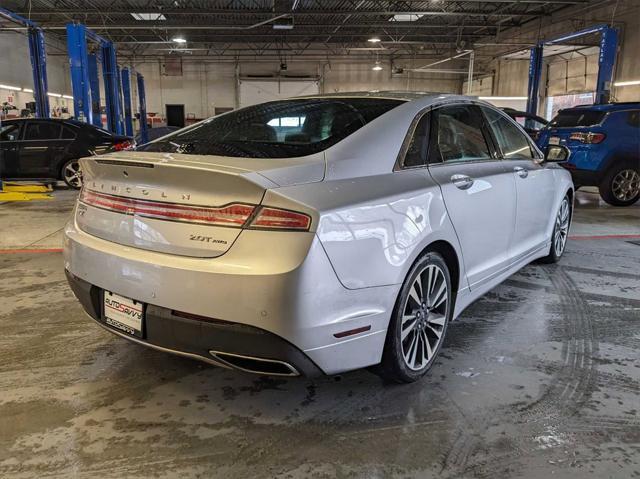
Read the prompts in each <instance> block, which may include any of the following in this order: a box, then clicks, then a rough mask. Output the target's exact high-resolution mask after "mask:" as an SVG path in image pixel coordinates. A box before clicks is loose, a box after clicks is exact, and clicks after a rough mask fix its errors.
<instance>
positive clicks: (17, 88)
mask: <svg viewBox="0 0 640 479" xmlns="http://www.w3.org/2000/svg"><path fill="white" fill-rule="evenodd" d="M0 88H1V89H3V90H13V91H20V90H22V88H20V87H18V86H11V85H0Z"/></svg>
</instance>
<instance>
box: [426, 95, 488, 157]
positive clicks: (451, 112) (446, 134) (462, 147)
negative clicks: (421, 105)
mask: <svg viewBox="0 0 640 479" xmlns="http://www.w3.org/2000/svg"><path fill="white" fill-rule="evenodd" d="M482 125H483V119H482V114H481V113H480V109H479V108H478V107H477V106H471V105H455V106H445V107H441V108H438V109H437V110H434V111H433V112H432V113H431V131H432V134H431V135H430V136H431V151H430V153H429V162H430V163H440V162H443V161H444V162H446V161H474V160H488V159H491V153H490V149H489V143H488V141H487V138H486V136H485V133H484V131H483V127H482Z"/></svg>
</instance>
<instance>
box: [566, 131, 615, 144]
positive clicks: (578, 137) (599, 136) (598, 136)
mask: <svg viewBox="0 0 640 479" xmlns="http://www.w3.org/2000/svg"><path fill="white" fill-rule="evenodd" d="M606 137H607V135H605V134H604V133H592V132H589V133H578V132H576V133H571V135H570V136H569V139H570V140H574V141H579V142H580V143H586V144H589V145H591V144H598V143H602V142H603V141H604V139H605V138H606Z"/></svg>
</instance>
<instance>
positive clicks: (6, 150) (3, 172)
mask: <svg viewBox="0 0 640 479" xmlns="http://www.w3.org/2000/svg"><path fill="white" fill-rule="evenodd" d="M21 126H22V122H19V121H12V122H11V123H5V124H0V178H16V177H17V176H16V174H17V172H18V140H19V139H20V133H21V131H22V129H21Z"/></svg>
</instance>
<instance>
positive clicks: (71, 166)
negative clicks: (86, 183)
mask: <svg viewBox="0 0 640 479" xmlns="http://www.w3.org/2000/svg"><path fill="white" fill-rule="evenodd" d="M63 174H64V181H65V182H66V183H67V184H68V185H69V186H73V187H74V188H80V187H81V186H82V173H81V172H80V163H78V162H77V161H70V162H69V163H67V164H66V165H65V167H64V172H63Z"/></svg>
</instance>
